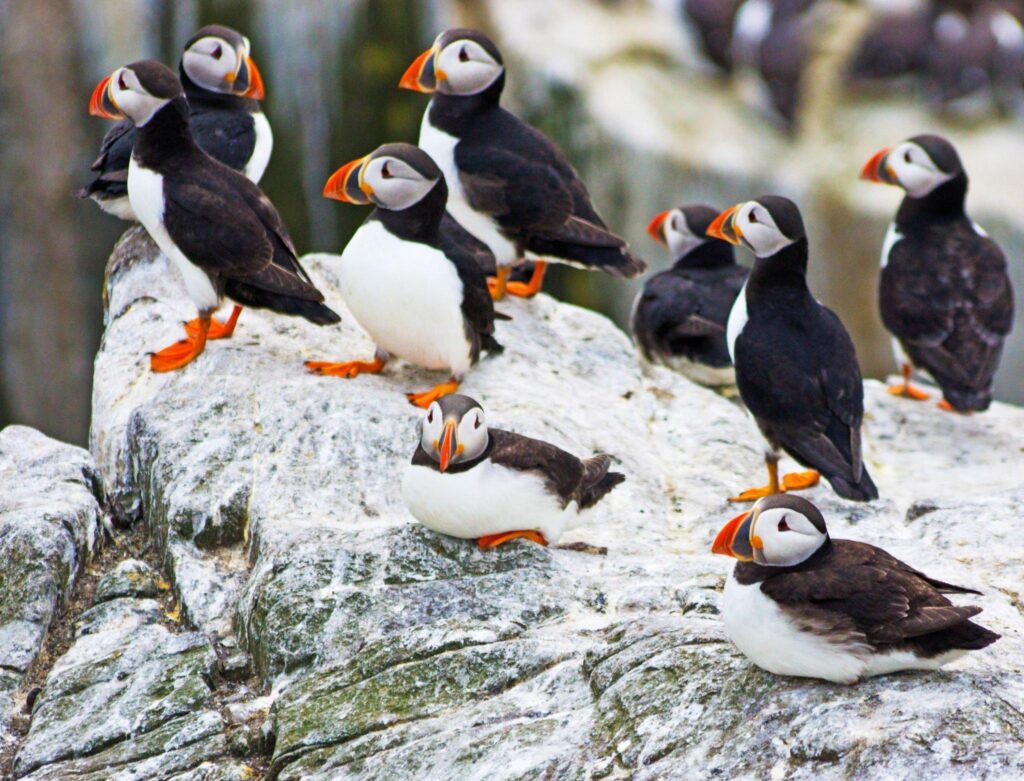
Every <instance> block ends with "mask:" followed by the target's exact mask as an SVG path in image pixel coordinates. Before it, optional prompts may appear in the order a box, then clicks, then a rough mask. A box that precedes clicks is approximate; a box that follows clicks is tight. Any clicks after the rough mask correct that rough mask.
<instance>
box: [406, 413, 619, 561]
mask: <svg viewBox="0 0 1024 781" xmlns="http://www.w3.org/2000/svg"><path fill="white" fill-rule="evenodd" d="M610 464H611V458H610V457H609V456H607V455H603V454H602V455H597V456H593V457H592V458H587V459H579V458H576V456H574V455H572V454H571V453H567V452H566V451H564V450H562V449H561V448H558V447H555V446H554V445H552V444H550V443H548V442H543V441H541V440H539V439H531V438H530V437H524V436H522V435H520V434H514V433H512V432H510V431H502V430H501V429H496V428H488V427H487V422H486V419H485V418H484V411H483V408H482V407H481V406H480V404H479V403H477V402H476V401H475V400H474V399H471V398H470V397H469V396H463V395H461V394H453V395H450V396H445V397H444V398H442V399H439V400H437V401H435V402H433V403H431V405H430V406H429V407H428V408H427V413H426V415H425V416H424V417H423V420H422V421H421V422H420V442H419V445H418V446H417V447H416V451H415V452H414V453H413V456H412V463H411V464H410V465H409V466H408V467H407V468H406V470H405V476H404V478H403V480H402V496H403V498H404V499H405V503H406V506H407V507H408V508H409V511H410V512H411V513H412V514H413V517H415V518H416V520H418V521H419V522H420V523H422V524H423V525H424V526H426V527H427V528H428V529H433V530H434V531H436V532H440V533H441V534H447V535H449V536H452V537H459V538H462V539H475V540H476V541H477V544H478V545H479V546H480V547H481V548H496V547H497V546H499V545H502V544H503V543H506V542H508V541H509V540H514V539H518V538H525V539H528V540H532V541H533V542H536V543H539V544H540V545H547V544H549V543H554V542H557V541H558V540H559V539H560V538H561V536H562V534H563V532H564V531H565V530H566V529H568V528H570V527H572V526H574V525H575V524H576V522H577V519H578V517H579V514H580V512H581V511H582V510H586V509H589V508H591V507H593V506H594V505H595V504H597V502H598V501H600V500H601V499H602V498H603V497H604V496H605V495H606V494H607V493H608V492H609V491H611V490H612V489H613V488H614V487H615V486H617V485H618V484H619V483H621V482H622V481H623V480H625V479H626V478H625V477H624V476H623V475H621V474H619V473H618V472H609V471H608V467H609V466H610Z"/></svg>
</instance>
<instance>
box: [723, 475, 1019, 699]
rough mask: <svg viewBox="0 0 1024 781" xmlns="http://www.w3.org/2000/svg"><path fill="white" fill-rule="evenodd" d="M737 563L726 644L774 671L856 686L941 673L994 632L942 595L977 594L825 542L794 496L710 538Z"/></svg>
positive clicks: (767, 503)
mask: <svg viewBox="0 0 1024 781" xmlns="http://www.w3.org/2000/svg"><path fill="white" fill-rule="evenodd" d="M712 552H713V553H719V554H722V555H723V556H732V557H733V558H735V559H738V561H737V563H736V566H735V567H734V568H733V571H732V574H731V575H729V576H728V577H727V578H726V581H725V591H724V593H723V594H722V620H723V622H724V623H725V631H726V634H727V635H729V639H730V640H732V642H733V643H735V644H736V646H737V647H738V648H739V649H740V651H742V652H743V653H744V654H745V655H746V656H747V658H748V659H750V660H751V661H752V662H753V663H754V664H756V665H757V666H758V667H762V668H764V669H765V670H768V672H771V673H775V674H776V675H795V676H799V677H803V678H822V679H824V680H826V681H832V682H834V683H844V684H852V683H856V682H857V681H858V680H860V679H861V678H868V677H871V676H874V675H886V674H888V673H894V672H898V671H900V670H937V669H939V668H940V667H942V666H943V665H945V664H948V663H949V662H951V661H953V660H954V659H957V658H958V657H960V656H963V655H964V654H965V653H966V652H967V651H973V650H977V649H979V648H984V647H985V646H988V645H991V644H992V643H994V642H995V641H996V640H998V639H999V635H997V634H996V633H995V632H992V631H989V630H988V629H985V628H984V627H982V626H979V625H978V624H975V623H974V622H973V621H971V620H970V619H971V618H973V617H974V616H976V615H978V613H980V612H981V608H980V607H974V606H971V607H957V606H956V605H954V604H953V603H951V602H950V601H949V600H948V599H947V598H946V597H945V596H944V595H945V594H979V593H980V592H978V591H974V590H973V589H969V588H963V587H962V586H954V585H952V584H950V583H944V582H942V581H941V580H936V579H935V578H930V577H928V576H927V575H925V574H924V573H921V572H918V571H917V570H915V569H913V568H912V567H909V566H907V565H906V564H904V563H903V562H902V561H900V560H899V559H896V558H894V557H893V556H891V555H890V554H888V553H886V552H885V551H884V550H882V549H881V548H876V547H875V546H873V545H868V544H866V543H863V542H854V541H853V540H834V539H832V538H831V537H829V534H828V529H827V528H826V526H825V519H824V518H823V517H822V515H821V513H820V512H819V511H818V508H817V507H815V506H814V505H813V504H811V503H810V502H808V501H807V500H806V499H803V498H801V497H799V496H788V495H785V494H781V495H777V496H768V497H765V498H764V499H761V500H760V501H759V502H758V503H757V504H756V505H754V508H753V509H752V510H750V511H748V512H745V513H743V514H742V515H739V516H737V517H736V518H733V519H732V520H731V521H729V523H727V524H726V525H725V526H724V527H723V528H722V530H721V531H720V532H719V533H718V536H717V537H716V538H715V542H714V546H713V547H712Z"/></svg>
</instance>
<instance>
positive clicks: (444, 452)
mask: <svg viewBox="0 0 1024 781" xmlns="http://www.w3.org/2000/svg"><path fill="white" fill-rule="evenodd" d="M440 455H441V471H442V472H444V471H446V470H447V469H448V464H450V463H451V460H452V459H453V458H454V457H455V456H456V455H457V452H456V445H455V421H454V420H449V421H448V422H447V423H445V424H444V433H442V434H441V447H440Z"/></svg>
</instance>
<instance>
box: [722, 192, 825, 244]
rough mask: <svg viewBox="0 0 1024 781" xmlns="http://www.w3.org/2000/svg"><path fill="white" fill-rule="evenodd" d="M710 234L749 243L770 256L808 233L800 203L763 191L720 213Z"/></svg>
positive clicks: (728, 240) (732, 241)
mask: <svg viewBox="0 0 1024 781" xmlns="http://www.w3.org/2000/svg"><path fill="white" fill-rule="evenodd" d="M707 234H708V236H713V237H714V238H716V239H722V240H723V241H727V242H729V243H730V244H735V245H737V246H745V247H747V248H748V249H750V251H751V252H753V253H754V254H755V255H757V257H759V258H770V257H771V256H772V255H775V254H777V253H778V252H781V251H782V250H784V249H785V248H786V247H788V246H789V245H791V244H795V243H796V242H798V241H800V240H801V239H804V238H806V237H807V234H806V232H805V231H804V221H803V218H802V217H801V216H800V210H799V209H798V208H797V205H796V204H795V203H793V202H792V201H791V200H789V199H788V198H783V197H781V196H778V195H762V196H761V197H760V198H758V199H757V200H755V201H747V202H745V203H740V204H737V205H736V206H733V207H732V208H731V209H726V210H725V211H724V212H722V213H721V214H719V215H718V216H717V217H716V218H715V220H714V222H712V223H711V225H709V226H708V229H707Z"/></svg>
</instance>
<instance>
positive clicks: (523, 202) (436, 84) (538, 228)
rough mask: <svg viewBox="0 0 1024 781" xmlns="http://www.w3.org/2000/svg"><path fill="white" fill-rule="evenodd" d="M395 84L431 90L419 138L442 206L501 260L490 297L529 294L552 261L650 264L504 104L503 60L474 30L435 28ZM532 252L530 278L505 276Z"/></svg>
mask: <svg viewBox="0 0 1024 781" xmlns="http://www.w3.org/2000/svg"><path fill="white" fill-rule="evenodd" d="M399 86H400V87H402V88H403V89H410V90H415V91H417V92H428V93H432V94H433V97H432V98H431V101H430V104H429V105H428V106H427V110H426V112H425V113H424V115H423V122H422V125H421V126H420V138H419V146H420V148H421V149H423V150H424V151H425V152H427V154H429V155H430V156H431V157H432V158H433V159H434V161H435V162H436V163H437V165H438V166H439V167H440V168H441V170H442V171H443V172H444V176H445V179H446V180H447V182H448V210H449V211H450V212H451V214H452V216H453V217H454V218H455V219H456V220H457V221H458V222H459V224H460V225H462V227H464V228H465V229H466V230H468V231H469V232H470V233H472V234H473V235H474V236H476V237H477V238H478V239H479V240H480V241H482V242H484V243H485V244H486V245H487V246H488V247H490V249H491V252H492V253H493V254H494V257H495V258H496V259H497V276H496V277H495V279H494V280H493V281H492V285H491V288H492V293H493V295H494V297H495V298H496V299H500V298H502V297H503V296H504V295H505V293H506V292H507V293H509V294H510V295H517V296H527V297H528V296H532V295H536V293H537V292H538V291H539V290H540V289H541V285H542V282H543V279H544V273H545V270H546V268H547V263H548V262H554V263H566V264H569V265H572V266H576V267H578V268H583V269H587V270H595V269H598V270H601V271H605V272H607V273H609V274H611V275H612V276H617V277H635V276H638V275H639V274H642V273H643V271H644V269H645V268H646V265H645V264H644V262H643V261H642V260H640V259H639V258H637V257H635V256H634V255H632V254H630V253H629V251H628V249H627V247H626V242H625V241H623V240H622V239H621V238H619V237H618V236H616V235H615V234H614V233H612V232H611V231H609V230H608V228H607V227H606V226H605V224H604V221H603V220H602V219H601V217H600V216H599V215H598V214H597V212H596V211H595V209H594V206H593V204H592V203H591V200H590V195H589V194H588V193H587V189H586V187H585V186H584V185H583V182H582V181H580V179H579V177H578V176H577V174H576V172H575V171H574V170H573V168H572V166H571V165H570V164H569V161H568V160H566V158H565V155H564V154H563V153H562V151H561V150H560V149H559V148H558V147H557V146H555V144H554V143H552V142H551V140H550V139H548V138H547V137H546V136H544V135H542V134H541V133H540V132H539V131H537V130H536V129H534V128H532V127H530V126H529V125H527V124H526V123H525V122H523V121H522V120H521V119H519V118H518V117H515V116H514V115H512V114H510V113H509V112H507V111H505V110H504V109H503V108H502V107H501V106H500V105H499V102H500V99H501V92H502V90H503V88H504V86H505V66H504V63H503V62H502V58H501V54H500V52H499V51H498V48H497V47H496V46H495V45H494V42H493V41H491V40H490V38H488V37H487V36H486V35H484V34H483V33H481V32H478V31H476V30H466V29H451V30H447V31H445V32H443V33H441V35H439V36H438V38H437V40H435V41H434V45H433V46H431V47H430V48H429V49H427V51H425V52H423V54H421V55H420V56H419V57H417V58H416V60H415V61H414V62H413V63H412V64H411V65H410V66H409V68H408V70H406V72H405V75H403V76H402V79H401V81H400V82H399ZM524 260H536V261H537V262H536V263H535V265H534V269H533V274H532V276H531V278H530V281H529V282H526V283H521V282H509V281H508V278H509V274H510V273H511V269H512V267H513V266H516V265H519V264H521V263H522V262H523V261H524Z"/></svg>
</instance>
